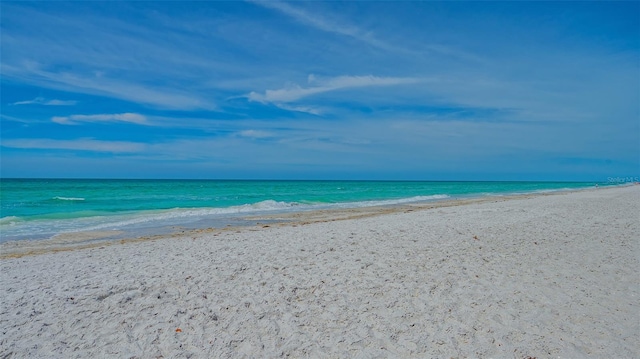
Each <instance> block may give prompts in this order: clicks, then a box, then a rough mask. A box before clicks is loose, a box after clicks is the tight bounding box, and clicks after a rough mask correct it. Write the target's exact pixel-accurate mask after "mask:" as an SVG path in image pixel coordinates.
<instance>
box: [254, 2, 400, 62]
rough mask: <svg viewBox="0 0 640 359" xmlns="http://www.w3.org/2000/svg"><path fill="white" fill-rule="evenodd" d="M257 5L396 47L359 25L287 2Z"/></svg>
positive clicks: (381, 45)
mask: <svg viewBox="0 0 640 359" xmlns="http://www.w3.org/2000/svg"><path fill="white" fill-rule="evenodd" d="M252 2H253V3H254V4H256V5H260V6H264V7H266V8H269V9H273V10H277V11H279V12H281V13H283V14H285V15H287V16H289V17H291V18H293V19H294V20H296V21H298V22H300V23H302V24H304V25H307V26H311V27H314V28H316V29H318V30H322V31H326V32H329V33H334V34H338V35H343V36H348V37H351V38H353V39H356V40H358V41H362V42H365V43H367V44H369V45H372V46H375V47H378V48H381V49H385V50H387V49H392V48H394V47H393V46H391V45H390V44H387V43H385V42H384V41H381V40H379V39H377V38H376V37H375V36H374V35H373V34H372V33H371V32H369V31H364V30H362V29H360V28H359V27H357V26H354V25H352V24H349V23H347V22H343V21H340V20H338V19H335V18H334V19H331V18H329V17H326V16H322V15H319V14H316V13H314V14H313V15H312V14H310V13H308V12H306V11H304V10H302V9H300V8H296V7H293V6H291V5H289V4H287V3H284V2H280V1H252Z"/></svg>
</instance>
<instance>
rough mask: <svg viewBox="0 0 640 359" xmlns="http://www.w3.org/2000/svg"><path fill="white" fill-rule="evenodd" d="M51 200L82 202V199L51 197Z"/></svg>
mask: <svg viewBox="0 0 640 359" xmlns="http://www.w3.org/2000/svg"><path fill="white" fill-rule="evenodd" d="M52 199H57V200H58V201H84V198H82V197H59V196H56V197H53V198H52Z"/></svg>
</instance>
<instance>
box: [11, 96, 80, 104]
mask: <svg viewBox="0 0 640 359" xmlns="http://www.w3.org/2000/svg"><path fill="white" fill-rule="evenodd" d="M77 103H78V101H74V100H56V99H53V100H47V99H45V98H44V97H36V98H34V99H33V100H26V101H18V102H14V103H12V105H44V106H73V105H75V104H77Z"/></svg>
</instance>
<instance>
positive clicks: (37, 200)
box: [0, 179, 596, 241]
mask: <svg viewBox="0 0 640 359" xmlns="http://www.w3.org/2000/svg"><path fill="white" fill-rule="evenodd" d="M595 185H596V183H585V182H578V183H569V182H394V181H384V182H375V181H222V180H80V179H78V180H70V179H2V180H1V181H0V193H1V197H0V198H1V217H2V218H1V219H0V233H1V238H0V241H8V240H15V239H44V238H50V237H51V236H53V235H55V234H58V233H61V232H70V231H87V230H126V231H130V232H132V233H133V232H136V231H138V232H140V231H143V230H144V232H145V233H147V234H148V233H152V232H158V233H163V232H166V231H168V229H167V228H168V227H170V226H184V227H188V228H195V227H211V226H213V227H216V226H224V225H226V224H229V223H235V222H234V221H238V220H239V219H240V218H241V217H242V216H243V215H248V214H259V213H274V212H291V211H304V210H312V209H324V208H347V207H363V206H373V205H393V204H400V203H409V202H424V201H435V200H442V199H447V198H458V197H469V196H471V197H473V196H485V195H496V194H498V195H499V194H510V193H529V192H537V191H555V190H566V189H577V188H587V187H593V186H595Z"/></svg>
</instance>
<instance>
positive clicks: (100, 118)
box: [51, 112, 148, 125]
mask: <svg viewBox="0 0 640 359" xmlns="http://www.w3.org/2000/svg"><path fill="white" fill-rule="evenodd" d="M51 121H53V122H55V123H58V124H61V125H77V124H79V123H80V122H128V123H134V124H137V125H148V122H147V118H146V117H145V116H143V115H140V114H138V113H130V112H127V113H114V114H97V115H71V116H55V117H52V118H51Z"/></svg>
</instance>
